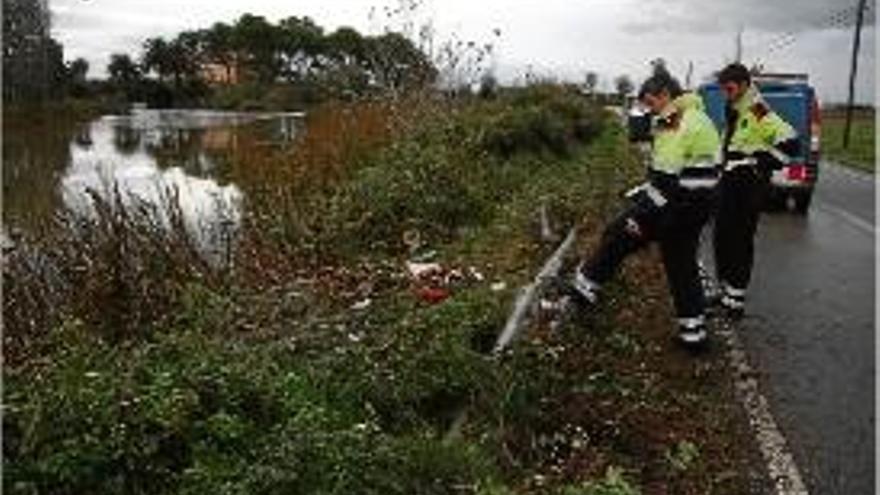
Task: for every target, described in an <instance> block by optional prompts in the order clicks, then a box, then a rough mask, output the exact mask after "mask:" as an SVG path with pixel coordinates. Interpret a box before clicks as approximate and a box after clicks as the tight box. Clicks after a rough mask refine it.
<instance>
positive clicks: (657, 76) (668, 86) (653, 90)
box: [639, 70, 684, 100]
mask: <svg viewBox="0 0 880 495" xmlns="http://www.w3.org/2000/svg"><path fill="white" fill-rule="evenodd" d="M664 90H665V91H668V92H669V96H671V97H672V98H677V97H678V96H680V95H681V94H682V93H683V92H684V91H683V90H682V89H681V84H679V82H678V80H676V79H675V78H674V77H672V75H670V74H669V72H667V71H665V70H662V71H655V72H654V74H653V75H652V76H651V77H649V78H648V79H647V80H645V82H643V83H642V87H641V88H640V89H639V99H640V100H641V99H642V98H644V97H645V95H659V94H660V93H662V92H663V91H664Z"/></svg>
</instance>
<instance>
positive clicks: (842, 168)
mask: <svg viewBox="0 0 880 495" xmlns="http://www.w3.org/2000/svg"><path fill="white" fill-rule="evenodd" d="M823 167H825V168H828V169H829V170H833V171H834V172H833V173H840V174H842V175H846V176H848V177H850V178H853V179H856V180H858V181H862V182H875V181H876V180H877V178H876V177H875V176H874V174H872V173H870V172H862V171H859V170H855V169H852V168H850V167H847V166H846V165H840V164H838V163H834V162H829V161H823V162H822V164H821V165H819V170H820V171H819V174H820V175H821V174H822V171H821V170H822V168H823Z"/></svg>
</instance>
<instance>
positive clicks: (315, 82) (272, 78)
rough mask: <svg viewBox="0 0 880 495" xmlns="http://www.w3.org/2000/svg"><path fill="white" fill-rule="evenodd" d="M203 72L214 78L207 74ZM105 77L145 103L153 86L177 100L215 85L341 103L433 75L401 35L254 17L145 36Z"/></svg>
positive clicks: (115, 59)
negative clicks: (280, 87)
mask: <svg viewBox="0 0 880 495" xmlns="http://www.w3.org/2000/svg"><path fill="white" fill-rule="evenodd" d="M208 68H212V69H213V71H214V76H211V77H209V76H208V75H207V74H206V70H207V69H208ZM218 71H219V74H220V75H219V76H218V75H217V72H218ZM107 73H108V82H109V84H110V86H111V87H112V88H114V89H115V90H117V91H120V92H122V93H124V94H125V95H126V97H127V98H128V99H129V100H130V101H135V100H143V99H150V97H151V94H150V91H151V90H150V88H152V91H153V92H154V93H155V91H157V90H158V91H159V92H160V93H161V92H164V94H165V96H170V97H171V98H172V99H174V100H181V99H183V100H189V99H198V98H199V97H201V96H204V95H205V94H207V93H209V92H210V90H211V88H210V84H209V83H211V82H212V81H213V82H217V83H219V84H226V85H240V84H258V85H271V84H277V83H288V84H292V85H309V86H318V87H321V88H322V89H323V90H324V91H323V93H324V94H328V95H332V96H337V97H338V96H345V95H363V94H366V93H369V92H385V91H392V92H403V91H407V90H410V89H414V88H419V87H423V86H425V85H427V84H430V83H432V82H434V80H435V79H436V77H437V69H436V68H435V67H434V65H433V64H432V62H431V60H430V58H429V57H428V56H427V55H426V54H425V53H424V52H423V51H422V50H420V49H419V48H418V47H416V46H415V44H413V42H412V41H410V40H409V39H408V38H406V37H404V36H403V35H401V34H399V33H395V32H386V33H383V34H380V35H363V34H361V33H359V32H358V31H357V30H355V29H353V28H350V27H340V28H338V29H336V30H335V31H332V32H327V31H326V30H325V29H324V28H323V27H321V26H320V25H318V24H316V23H315V22H314V21H313V20H312V19H310V18H308V17H295V16H294V17H288V18H286V19H282V20H280V21H279V22H277V23H272V22H269V21H268V20H266V19H265V18H264V17H262V16H256V15H252V14H244V15H242V16H241V17H240V18H239V19H238V20H237V21H235V22H234V23H232V24H227V23H224V22H217V23H215V24H214V25H212V26H211V27H210V28H207V29H199V30H190V31H183V32H181V33H179V34H177V35H176V36H175V37H173V38H171V39H166V38H163V37H152V38H149V39H147V40H145V41H144V43H143V45H142V52H141V53H140V55H139V56H138V57H132V56H131V55H129V54H125V53H114V54H113V55H111V57H110V63H109V64H108V66H107ZM212 78H213V79H212ZM218 78H219V81H218ZM152 96H154V97H155V96H156V95H155V94H153V95H152Z"/></svg>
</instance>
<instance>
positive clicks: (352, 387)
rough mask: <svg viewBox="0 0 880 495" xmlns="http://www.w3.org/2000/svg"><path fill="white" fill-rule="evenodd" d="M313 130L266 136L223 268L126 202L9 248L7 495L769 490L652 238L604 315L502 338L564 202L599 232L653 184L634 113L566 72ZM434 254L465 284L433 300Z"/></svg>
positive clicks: (334, 116)
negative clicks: (634, 133) (687, 331)
mask: <svg viewBox="0 0 880 495" xmlns="http://www.w3.org/2000/svg"><path fill="white" fill-rule="evenodd" d="M308 125H309V132H308V133H305V134H304V135H303V136H302V137H301V138H300V140H299V142H298V143H297V146H295V147H294V148H293V149H294V151H293V152H292V154H290V153H288V152H285V151H278V152H273V153H265V152H264V153H263V154H262V155H260V154H258V153H252V152H251V151H252V150H251V149H249V148H247V145H246V144H242V148H241V149H240V155H241V156H242V157H246V158H245V160H246V161H243V162H242V163H239V164H234V166H233V170H232V171H231V172H230V174H231V175H232V176H233V178H234V179H235V180H236V181H237V183H239V184H241V187H242V188H243V189H245V191H246V193H247V197H248V205H247V206H248V210H247V211H248V215H247V217H246V218H245V220H244V225H243V226H242V228H241V230H240V232H239V240H238V242H237V243H236V244H235V245H232V246H229V249H230V251H231V252H230V255H229V259H228V260H226V261H227V262H224V263H221V264H220V265H217V266H215V265H212V264H210V263H206V262H204V261H203V260H201V259H200V257H199V256H198V254H197V253H196V250H195V248H194V246H193V244H192V241H191V240H190V239H188V238H187V236H186V232H185V229H182V228H180V225H179V223H180V222H179V216H176V215H175V212H174V209H173V208H174V207H173V204H172V205H170V206H169V208H170V209H169V211H168V212H166V214H167V218H169V219H170V220H169V221H170V224H171V225H172V227H173V228H172V229H171V230H170V232H169V231H166V230H164V229H162V228H160V226H158V225H156V224H155V223H152V224H151V223H150V219H151V218H155V217H154V215H155V214H156V212H153V211H150V210H149V209H146V208H144V209H140V210H138V209H134V210H129V211H126V210H124V209H121V208H120V207H119V206H120V205H119V204H116V203H115V202H114V201H112V200H111V201H105V202H99V203H98V210H99V215H98V218H97V219H96V220H94V221H92V222H85V221H82V219H78V220H77V221H76V223H75V224H73V225H68V227H70V228H67V229H58V228H54V229H49V228H47V230H46V231H45V233H44V236H42V237H38V238H34V239H27V240H26V242H25V243H23V244H22V245H21V246H20V247H18V248H16V249H14V250H12V251H11V252H9V253H6V258H5V260H4V261H5V263H4V296H5V297H4V320H5V332H4V347H5V351H6V353H5V358H6V364H7V366H6V367H5V369H4V385H5V387H4V396H5V401H4V404H5V407H6V409H5V413H4V415H3V422H4V423H3V430H4V447H3V448H4V451H3V456H4V457H3V460H4V479H3V484H4V491H6V492H7V493H12V494H30V493H53V494H56V493H58V494H67V493H70V494H73V493H120V494H122V493H125V494H129V493H150V494H163V493H192V494H196V493H242V494H244V493H254V494H261V493H265V494H270V493H376V494H388V493H392V494H393V493H401V494H405V493H406V494H408V493H438V494H440V493H461V492H465V493H483V494H490V493H491V494H495V493H499V494H501V493H563V494H568V493H572V494H574V493H582V494H590V495H599V494H620V495H630V494H635V493H640V492H644V493H655V492H665V493H686V494H691V493H693V494H697V493H744V492H746V491H747V489H748V485H749V483H750V482H751V481H752V480H750V475H751V473H750V472H749V468H748V465H749V457H748V456H749V452H750V447H749V444H748V443H747V441H748V440H747V437H746V435H744V434H743V431H742V430H741V428H742V427H743V426H742V425H741V423H738V422H737V421H736V415H735V412H734V411H735V408H734V407H735V406H733V405H732V403H731V401H730V399H729V396H728V395H727V394H728V393H729V391H728V390H727V389H726V387H725V386H724V385H723V384H724V379H725V377H726V374H725V370H724V368H723V365H722V364H721V362H722V361H721V360H719V359H717V358H718V356H710V359H708V360H705V361H703V360H693V359H690V358H689V357H688V356H684V355H682V354H679V353H678V352H677V351H676V350H675V349H674V348H672V347H671V346H669V345H668V342H667V340H668V338H669V334H668V329H669V328H671V326H670V321H669V317H668V316H666V315H668V314H669V308H668V302H666V297H667V296H666V295H665V294H666V289H665V284H664V280H663V275H662V272H661V271H660V269H659V267H658V263H657V262H656V260H654V259H651V258H650V257H651V254H646V256H644V257H640V258H637V259H636V260H634V261H633V263H632V265H631V266H630V267H628V268H627V269H626V270H625V271H624V273H623V274H622V277H621V280H620V282H619V283H618V284H615V285H612V286H611V287H609V293H608V297H607V304H605V305H604V306H603V309H602V312H601V314H598V315H597V316H596V321H595V324H594V325H593V327H592V328H590V330H589V331H585V330H584V329H583V328H576V327H570V328H563V329H560V330H559V331H557V332H552V333H551V332H549V331H548V329H547V328H544V327H543V326H542V325H541V324H540V322H538V323H536V324H535V325H534V326H533V327H532V328H530V329H529V332H528V333H527V335H525V336H524V338H523V339H522V340H521V341H520V342H518V343H517V345H516V346H515V347H514V348H512V349H511V350H510V351H509V352H507V353H506V354H504V355H503V356H500V358H499V359H497V360H493V359H490V358H489V357H488V356H487V355H486V354H485V353H484V351H485V349H486V348H487V347H488V345H487V343H488V344H489V345H491V342H492V341H493V340H494V338H495V336H496V334H497V332H498V331H499V329H500V328H501V327H502V326H503V323H504V320H505V317H506V314H507V312H508V310H509V308H510V304H511V301H512V299H513V296H514V293H515V292H514V291H515V288H516V287H518V286H519V285H521V284H522V283H524V282H525V281H526V280H528V279H530V278H531V277H532V276H533V275H534V273H535V271H536V270H537V268H538V267H539V266H540V264H541V262H542V261H543V258H545V257H546V256H547V255H548V254H549V252H551V251H552V249H553V247H554V246H552V245H548V244H546V243H544V242H542V241H540V240H539V239H538V237H537V236H536V235H535V234H534V230H535V229H534V225H535V219H536V212H537V208H538V206H539V205H541V204H544V205H546V206H547V208H548V210H549V211H550V213H551V221H552V222H553V227H554V230H555V231H556V232H557V233H558V234H561V233H564V231H565V229H566V228H567V227H568V226H570V225H572V224H574V223H579V224H581V225H582V226H583V233H584V241H585V245H586V242H590V243H592V241H594V240H595V239H596V237H597V236H598V235H599V233H600V229H601V227H602V225H603V223H604V222H605V221H606V220H607V218H608V217H609V215H611V214H612V213H614V210H615V209H616V207H617V203H618V199H619V196H620V193H621V192H622V191H624V190H625V189H626V188H627V187H628V186H631V185H632V183H633V182H634V181H635V180H637V177H640V176H641V174H642V170H641V165H640V160H639V159H638V157H637V156H636V155H635V154H633V153H632V152H631V151H630V149H629V147H628V146H627V143H626V140H625V136H624V135H623V134H622V131H621V129H619V128H618V127H617V126H615V125H613V123H612V121H611V119H607V118H606V117H605V116H604V115H603V113H602V112H601V111H600V110H598V109H596V108H593V107H591V106H590V105H589V104H588V103H586V102H585V101H584V100H583V99H581V98H579V97H578V96H577V95H575V94H573V93H572V92H570V91H568V90H567V89H565V88H562V87H557V86H549V85H545V86H534V87H529V88H523V89H517V90H509V91H506V92H502V93H501V94H499V95H497V97H495V98H493V99H491V100H473V101H452V102H449V101H445V100H437V99H434V98H431V97H423V98H409V99H402V100H390V101H387V102H383V103H378V102H374V103H369V104H362V105H352V106H348V105H343V106H328V107H326V108H325V109H323V110H320V111H317V112H315V113H314V114H313V115H312V116H310V121H309V124H308ZM120 202H121V201H120ZM417 257H419V258H427V259H433V260H435V261H437V262H438V263H440V264H441V265H442V266H443V267H444V268H445V270H446V275H448V277H445V279H446V280H445V281H444V282H443V284H444V289H446V290H448V291H449V293H448V298H446V299H444V300H442V301H439V300H437V299H430V298H425V297H422V295H421V294H422V292H420V291H419V289H420V288H421V287H420V284H421V283H422V281H420V280H416V279H413V278H412V277H410V276H409V274H408V272H407V269H406V265H405V262H406V261H408V260H410V259H415V258H417ZM472 267H473V269H472ZM474 271H475V272H479V273H480V274H481V275H480V276H475V275H468V274H470V273H472V272H474ZM453 272H458V273H459V274H458V275H457V276H453ZM498 282H503V283H504V285H503V286H498V285H496V284H497V283H498ZM499 287H500V288H499ZM464 410H467V411H468V414H467V421H465V423H464V424H463V425H462V427H461V430H460V432H459V434H458V435H453V436H449V437H447V432H448V431H449V429H450V427H451V426H452V424H453V420H454V419H455V418H456V417H458V416H459V414H460V413H461V412H462V411H464ZM679 468H681V469H679ZM636 487H640V489H637V488H636Z"/></svg>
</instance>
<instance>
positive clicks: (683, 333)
mask: <svg viewBox="0 0 880 495" xmlns="http://www.w3.org/2000/svg"><path fill="white" fill-rule="evenodd" d="M676 340H677V341H678V343H679V344H680V345H681V346H682V347H684V348H686V349H688V350H692V351H699V350H703V349H705V348H706V347H707V345H708V342H709V338H708V333H707V332H706V323H705V319H704V318H703V317H702V316H699V317H696V318H679V322H678V335H677V339H676Z"/></svg>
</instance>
